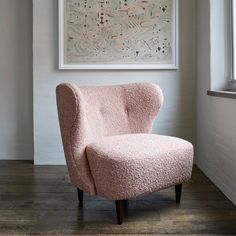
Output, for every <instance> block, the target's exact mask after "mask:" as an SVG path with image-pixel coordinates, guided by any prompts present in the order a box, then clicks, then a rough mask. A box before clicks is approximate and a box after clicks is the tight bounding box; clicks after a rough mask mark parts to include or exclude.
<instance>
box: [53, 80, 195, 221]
mask: <svg viewBox="0 0 236 236" xmlns="http://www.w3.org/2000/svg"><path fill="white" fill-rule="evenodd" d="M56 94H57V106H58V113H59V122H60V128H61V135H62V141H63V146H64V152H65V157H66V161H67V166H68V171H69V176H70V180H71V182H72V184H73V185H74V186H75V187H76V188H77V189H78V196H79V202H80V204H82V201H83V192H87V193H89V194H91V195H99V196H102V197H106V198H108V199H112V200H115V202H116V211H117V221H118V224H121V223H122V220H123V206H124V202H125V200H128V199H130V198H134V197H137V196H140V195H144V194H147V193H152V192H155V191H158V190H161V189H164V188H168V187H171V186H175V193H176V202H177V203H179V202H180V198H181V188H182V183H184V182H186V181H188V180H189V179H190V178H191V173H192V164H193V146H192V145H191V144H190V143H189V142H187V141H185V140H183V139H179V138H175V137H168V136H163V135H155V134H150V132H151V128H152V124H153V121H154V118H155V117H156V115H157V112H158V111H159V110H160V108H161V106H162V103H163V95H162V91H161V89H160V88H159V87H158V86H157V85H155V84H152V83H135V84H127V85H116V86H100V87H78V86H76V85H75V84H71V83H63V84H60V85H58V86H57V89H56Z"/></svg>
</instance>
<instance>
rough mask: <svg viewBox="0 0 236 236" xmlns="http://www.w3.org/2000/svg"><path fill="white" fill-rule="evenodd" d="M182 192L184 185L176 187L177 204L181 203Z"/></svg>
mask: <svg viewBox="0 0 236 236" xmlns="http://www.w3.org/2000/svg"><path fill="white" fill-rule="evenodd" d="M181 192H182V184H179V185H175V199H176V203H180V200H181Z"/></svg>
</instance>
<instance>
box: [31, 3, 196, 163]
mask: <svg viewBox="0 0 236 236" xmlns="http://www.w3.org/2000/svg"><path fill="white" fill-rule="evenodd" d="M195 13H196V4H195V0H180V70H178V71H59V70H58V69H57V64H58V63H57V58H58V53H57V50H58V49H57V48H58V45H57V0H34V1H33V15H34V17H33V18H34V27H33V36H34V40H33V48H34V65H33V68H34V70H33V71H34V76H33V77H34V147H35V149H34V151H35V153H34V158H35V159H34V160H35V163H36V164H63V163H65V162H64V156H63V150H62V144H61V139H60V133H59V126H58V119H57V111H56V102H55V87H56V85H57V84H59V83H60V82H63V81H71V82H75V83H77V84H79V85H85V84H86V85H97V84H99V85H102V84H120V83H130V82H138V81H152V82H155V83H158V84H159V85H160V86H161V87H162V89H163V91H164V95H165V105H164V108H163V109H162V111H161V113H160V116H159V117H158V120H157V122H156V123H155V126H154V132H155V133H162V134H169V135H176V136H179V137H183V138H186V139H188V140H190V141H193V140H194V137H195V115H196V114H195V108H196V104H195V97H196V94H195V90H196V78H195V77H196V76H195V74H196V68H195V58H196V55H195V51H196V34H195V33H196V32H195V26H196V21H195V16H196V14H195Z"/></svg>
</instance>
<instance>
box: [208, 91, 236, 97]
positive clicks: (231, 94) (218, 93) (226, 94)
mask: <svg viewBox="0 0 236 236" xmlns="http://www.w3.org/2000/svg"><path fill="white" fill-rule="evenodd" d="M207 95H208V96H213V97H221V98H231V99H236V92H232V91H212V90H208V91H207Z"/></svg>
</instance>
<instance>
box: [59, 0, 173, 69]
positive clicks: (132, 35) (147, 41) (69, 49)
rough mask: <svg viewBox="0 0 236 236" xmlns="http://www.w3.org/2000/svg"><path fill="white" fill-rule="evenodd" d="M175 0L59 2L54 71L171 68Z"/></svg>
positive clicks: (65, 0) (68, 0) (75, 0)
mask: <svg viewBox="0 0 236 236" xmlns="http://www.w3.org/2000/svg"><path fill="white" fill-rule="evenodd" d="M177 22H178V19H177V0H59V67H60V69H116V68H117V69H132V68H134V69H176V68H177V66H178V53H177V49H178V46H177V43H178V37H177Z"/></svg>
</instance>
